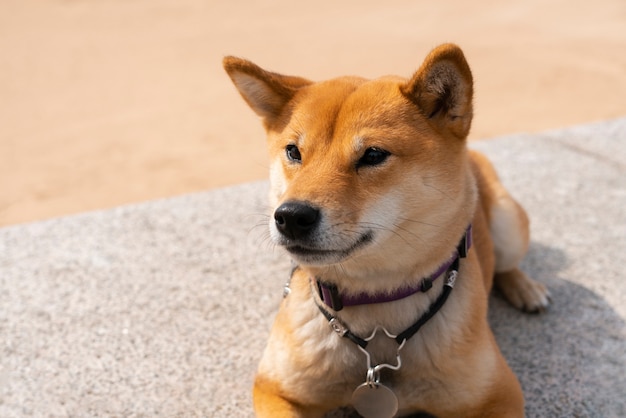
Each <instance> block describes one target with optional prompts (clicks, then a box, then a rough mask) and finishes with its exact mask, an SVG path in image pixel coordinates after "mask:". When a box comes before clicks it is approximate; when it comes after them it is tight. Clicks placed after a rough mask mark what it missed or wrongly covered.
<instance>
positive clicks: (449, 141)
mask: <svg viewBox="0 0 626 418" xmlns="http://www.w3.org/2000/svg"><path fill="white" fill-rule="evenodd" d="M224 67H225V69H226V71H227V72H228V75H229V76H230V78H231V79H232V81H233V82H234V84H235V86H236V87H237V89H238V90H239V92H240V93H241V95H242V96H243V98H244V99H245V100H246V102H247V103H248V104H249V105H250V107H251V108H252V109H253V110H254V111H255V112H256V113H257V114H258V115H259V116H261V118H262V119H263V123H264V125H265V128H266V130H267V137H268V146H269V151H270V156H271V169H270V172H271V173H270V177H271V179H270V180H271V193H270V194H271V200H272V204H273V205H274V213H273V216H272V217H271V220H270V234H271V237H272V240H273V241H274V242H275V243H277V244H278V245H280V246H283V247H284V248H285V249H287V251H289V252H290V253H291V255H292V256H293V257H294V258H295V259H296V260H297V261H298V262H299V263H300V264H304V265H309V266H327V265H335V264H339V263H340V264H342V266H343V267H345V266H347V265H349V264H350V263H351V264H352V267H353V268H358V267H365V268H369V269H370V270H376V266H377V265H380V264H381V263H382V264H386V265H389V262H390V260H393V262H394V263H397V265H398V267H400V268H404V267H406V266H401V265H402V264H403V263H404V264H406V263H407V262H415V261H419V260H418V258H419V257H417V256H416V253H419V252H420V249H421V248H426V247H428V248H429V250H428V251H423V252H422V253H423V256H424V257H429V256H432V255H433V254H432V252H431V251H430V248H431V247H433V246H434V247H435V248H436V247H437V246H439V245H444V244H449V242H448V241H450V240H449V239H448V238H447V236H446V235H447V233H446V232H445V231H446V230H447V228H453V230H454V231H457V232H458V233H457V234H456V235H454V236H453V238H452V241H450V242H452V244H454V245H455V244H456V243H455V242H454V240H457V239H458V235H459V234H460V233H461V231H463V230H464V228H465V227H466V226H467V224H468V222H469V220H470V219H471V216H472V213H473V206H474V204H473V202H474V201H475V190H474V186H473V183H471V182H469V181H467V172H468V170H469V168H468V164H467V158H466V148H465V138H466V137H467V134H468V132H469V129H470V123H471V120H472V75H471V72H470V69H469V66H468V65H467V62H466V61H465V58H464V56H463V53H462V52H461V50H460V49H459V48H458V47H457V46H455V45H449V44H448V45H442V46H440V47H438V48H436V49H435V50H433V51H432V52H431V53H430V54H429V56H428V57H427V58H426V60H425V61H424V63H423V64H422V66H421V67H420V69H419V70H418V71H417V72H416V73H415V74H414V75H413V77H411V78H410V79H408V80H406V79H401V78H398V77H383V78H379V79H376V80H365V79H362V78H357V77H341V78H336V79H332V80H329V81H323V82H318V83H316V82H312V81H309V80H307V79H304V78H300V77H292V76H285V75H280V74H276V73H272V72H268V71H265V70H263V69H261V68H260V67H258V66H256V65H255V64H253V63H251V62H249V61H246V60H243V59H239V58H234V57H227V58H225V59H224ZM448 248H449V247H448ZM409 260H411V261H409Z"/></svg>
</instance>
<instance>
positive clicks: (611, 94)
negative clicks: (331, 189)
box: [0, 0, 626, 225]
mask: <svg viewBox="0 0 626 418" xmlns="http://www.w3.org/2000/svg"><path fill="white" fill-rule="evenodd" d="M448 41H452V42H456V43H458V44H459V45H461V46H462V47H463V49H464V50H465V52H466V56H467V58H468V60H469V62H470V65H471V66H472V69H473V72H474V78H475V82H476V99H475V107H476V117H475V120H474V125H473V130H472V133H471V138H472V139H482V138H490V137H494V136H497V135H502V134H508V133H515V132H535V131H539V130H544V129H551V128H558V127H562V126H567V125H572V124H578V123H586V122H591V121H596V120H603V119H609V118H614V117H617V116H623V115H625V114H626V2H624V1H623V0H595V1H581V2H576V4H575V5H574V4H573V3H572V2H571V1H566V0H530V1H523V2H522V1H495V0H475V1H472V2H467V1H463V0H453V1H445V2H416V1H412V0H390V1H384V2H383V1H372V0H358V1H356V0H346V1H341V2H332V1H327V0H322V1H315V2H294V1H284V0H276V1H262V2H256V1H255V2H252V1H251V2H244V1H228V2H218V1H200V0H177V1H174V0H170V1H165V0H133V1H121V0H102V1H87V0H84V1H81V0H72V1H70V0H63V1H60V0H56V1H53V0H47V1H35V0H33V1H28V2H25V1H21V0H3V1H2V2H0V225H7V224H13V223H20V222H28V221H32V220H37V219H43V218H48V217H55V216H60V215H65V214H70V213H76V212H81V211H85V210H91V209H96V208H104V207H111V206H116V205H120V204H124V203H128V202H135V201H142V200H146V199H154V198H159V197H164V196H171V195H176V194H181V193H186V192H192V191H199V190H206V189H209V188H213V187H218V186H224V185H229V184H233V183H239V182H243V181H248V180H254V179H261V178H264V177H265V176H266V171H267V164H266V154H265V148H264V147H265V144H264V139H263V132H262V129H261V126H260V124H259V123H258V121H257V120H256V117H255V116H254V114H253V113H252V112H251V111H250V110H248V109H247V108H246V106H245V104H244V103H243V101H242V100H241V99H240V97H239V96H238V94H237V93H236V91H235V90H234V88H233V87H232V86H231V84H230V83H229V81H228V79H227V77H226V75H225V74H224V73H223V71H222V68H221V59H222V57H223V56H224V55H228V54H234V55H240V56H244V57H247V58H250V59H252V60H254V61H255V62H257V63H258V64H260V65H262V66H264V67H266V68H268V69H272V70H276V71H280V72H285V73H290V74H297V75H303V76H306V77H308V78H311V79H323V78H327V77H332V76H335V75H343V74H358V75H362V76H367V77H376V76H378V75H383V74H389V73H394V74H401V75H406V76H409V75H410V74H411V73H412V71H413V70H415V69H416V68H417V67H418V66H419V64H420V63H421V60H422V59H423V57H424V55H425V54H426V53H427V52H428V50H429V49H430V48H431V47H433V46H435V45H437V44H439V43H442V42H448Z"/></svg>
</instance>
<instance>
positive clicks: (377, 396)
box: [352, 382, 398, 418]
mask: <svg viewBox="0 0 626 418" xmlns="http://www.w3.org/2000/svg"><path fill="white" fill-rule="evenodd" d="M352 406H353V407H354V409H356V411H357V412H358V413H359V414H361V416H363V418H392V417H393V416H394V415H395V414H396V412H398V398H397V397H396V394H395V393H393V391H392V390H391V389H389V388H388V387H387V386H385V385H381V384H380V383H375V384H368V383H367V382H366V383H363V384H362V385H360V386H359V387H357V388H356V389H355V390H354V392H352Z"/></svg>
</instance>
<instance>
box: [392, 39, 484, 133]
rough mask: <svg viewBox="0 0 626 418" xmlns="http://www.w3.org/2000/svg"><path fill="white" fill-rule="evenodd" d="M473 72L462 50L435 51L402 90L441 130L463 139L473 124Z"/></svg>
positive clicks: (449, 46)
mask: <svg viewBox="0 0 626 418" xmlns="http://www.w3.org/2000/svg"><path fill="white" fill-rule="evenodd" d="M472 84H473V82H472V73H471V71H470V68H469V65H468V64H467V61H466V60H465V57H464V56H463V52H462V51H461V49H460V48H459V47H458V46H456V45H454V44H444V45H441V46H439V47H437V48H435V49H433V50H432V51H431V52H430V54H428V56H427V57H426V59H425V60H424V63H423V64H422V66H421V67H420V69H419V70H417V71H416V72H415V74H414V75H413V77H412V78H411V79H410V80H409V81H408V82H407V83H405V84H403V85H402V86H401V87H400V89H401V91H402V94H404V95H405V96H406V97H407V98H409V99H410V100H411V101H412V102H413V103H415V104H416V105H417V106H418V107H419V108H420V110H421V111H422V112H423V114H424V115H425V116H426V117H427V118H428V119H429V120H431V121H432V123H433V124H434V125H435V126H436V127H437V128H439V129H441V130H444V131H448V132H450V133H451V134H452V135H454V136H455V137H458V138H460V139H464V138H465V137H467V134H468V133H469V130H470V125H471V122H472V95H473V87H472Z"/></svg>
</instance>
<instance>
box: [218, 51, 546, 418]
mask: <svg viewBox="0 0 626 418" xmlns="http://www.w3.org/2000/svg"><path fill="white" fill-rule="evenodd" d="M223 65H224V68H225V70H226V72H227V74H228V75H229V77H230V79H231V80H232V81H233V83H234V85H235V86H236V88H237V89H238V91H239V93H240V94H241V96H242V97H243V98H244V100H245V101H246V102H247V103H248V105H249V106H250V107H251V108H252V110H253V111H254V112H256V113H257V114H258V115H259V116H260V117H261V119H262V122H263V124H264V127H265V130H266V131H267V142H268V147H269V154H270V157H271V163H270V185H271V186H270V201H271V204H272V207H273V208H274V209H273V216H271V217H270V222H269V235H270V237H271V240H272V242H273V243H274V244H276V245H277V246H278V247H281V248H283V249H284V250H286V252H287V253H288V254H289V255H290V257H291V258H292V260H293V261H294V263H295V265H296V267H295V268H294V271H293V273H292V276H291V280H290V282H289V284H288V286H287V287H286V289H285V290H286V292H285V297H284V299H283V301H282V304H281V306H280V309H279V311H278V314H277V316H276V319H275V322H274V325H273V327H272V330H271V335H270V338H269V341H268V343H267V346H266V349H265V351H264V354H263V356H262V360H261V362H260V365H259V368H258V373H257V376H256V379H255V383H254V389H253V401H254V407H255V412H256V414H257V416H259V417H324V416H327V417H330V416H338V415H340V414H342V413H343V414H346V415H347V416H363V417H394V416H398V417H405V416H432V417H439V418H442V417H498V418H502V417H522V416H524V399H523V394H522V390H521V388H520V384H519V382H518V380H517V378H516V376H515V375H514V374H513V372H512V370H511V369H510V368H509V366H508V365H507V363H506V360H505V359H504V357H503V356H502V354H501V352H500V350H499V348H498V346H497V344H496V342H495V338H494V336H493V333H492V331H491V329H490V327H489V325H488V322H487V302H488V296H489V292H490V289H491V288H492V283H493V284H494V285H495V286H496V287H497V288H498V289H499V290H500V292H501V293H502V295H503V296H504V297H505V298H506V299H508V300H509V301H510V302H511V303H512V304H513V305H514V306H515V307H517V308H519V309H521V310H524V311H529V312H536V311H542V310H544V309H546V308H547V306H548V305H549V303H550V299H549V292H548V290H547V289H546V287H545V286H544V285H543V284H541V283H538V282H536V281H534V280H533V279H531V278H529V277H527V276H526V275H525V274H524V273H523V272H522V271H521V270H520V269H519V263H520V261H521V260H522V258H523V257H524V255H525V253H526V251H527V249H528V245H529V221H528V217H527V215H526V213H525V211H524V210H523V208H522V207H521V206H520V205H519V204H518V203H517V202H516V201H515V200H514V199H513V198H512V197H511V195H510V194H509V193H508V191H507V190H506V189H505V188H504V187H503V185H502V184H501V182H500V181H499V180H498V177H497V175H496V172H495V170H494V168H493V167H492V165H491V164H490V162H489V161H488V160H487V158H486V157H485V156H483V155H481V154H479V153H477V152H474V151H471V150H469V149H468V147H467V144H466V142H467V135H468V132H469V130H470V125H471V121H472V112H473V105H472V97H473V79H472V74H471V71H470V68H469V66H468V63H467V61H466V59H465V57H464V54H463V52H462V50H461V49H460V48H459V47H458V46H456V45H454V44H445V45H441V46H438V47H437V48H435V49H433V50H432V51H431V52H430V53H429V55H428V56H427V57H426V59H425V60H424V62H423V63H422V65H421V66H420V68H419V69H418V70H417V71H416V72H415V73H414V74H413V76H412V77H411V78H409V79H405V78H400V77H395V76H385V77H381V78H378V79H374V80H368V79H364V78H360V77H339V78H335V79H331V80H327V81H322V82H312V81H310V80H308V79H305V78H301V77H295V76H286V75H281V74H278V73H274V72H270V71H267V70H264V69H262V68H260V67H259V66H257V65H255V64H254V63H252V62H250V61H247V60H244V59H241V58H236V57H232V56H229V57H226V58H224V61H223Z"/></svg>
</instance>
